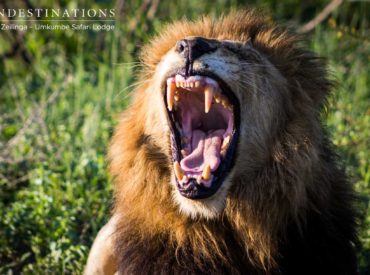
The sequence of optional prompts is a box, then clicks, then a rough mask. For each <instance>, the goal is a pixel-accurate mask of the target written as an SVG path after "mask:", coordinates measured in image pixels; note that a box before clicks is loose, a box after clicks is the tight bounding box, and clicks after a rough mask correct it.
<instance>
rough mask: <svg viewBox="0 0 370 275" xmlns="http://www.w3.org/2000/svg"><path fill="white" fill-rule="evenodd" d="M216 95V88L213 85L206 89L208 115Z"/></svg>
mask: <svg viewBox="0 0 370 275" xmlns="http://www.w3.org/2000/svg"><path fill="white" fill-rule="evenodd" d="M213 94H214V87H213V86H211V85H207V86H206V88H205V89H204V104H205V105H204V111H205V112H206V113H208V112H209V110H211V105H212V98H213Z"/></svg>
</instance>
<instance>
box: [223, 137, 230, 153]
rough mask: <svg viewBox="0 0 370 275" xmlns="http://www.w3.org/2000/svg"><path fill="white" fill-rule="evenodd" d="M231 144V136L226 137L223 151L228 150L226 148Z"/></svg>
mask: <svg viewBox="0 0 370 275" xmlns="http://www.w3.org/2000/svg"><path fill="white" fill-rule="evenodd" d="M229 142H230V136H227V137H225V138H224V141H223V142H222V147H221V149H222V150H224V149H226V147H227V146H228V145H229Z"/></svg>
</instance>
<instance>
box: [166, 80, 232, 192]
mask: <svg viewBox="0 0 370 275" xmlns="http://www.w3.org/2000/svg"><path fill="white" fill-rule="evenodd" d="M166 84H167V85H166V96H165V100H166V104H167V108H168V111H169V114H170V117H171V121H172V126H173V131H174V133H175V136H174V138H173V139H172V144H173V147H177V148H176V149H177V150H176V151H179V153H180V154H175V162H174V171H175V175H176V178H177V182H178V187H179V190H180V193H182V194H183V193H186V194H185V195H186V196H187V197H191V198H194V197H199V192H198V191H199V190H203V191H204V190H205V189H208V191H207V192H206V193H214V192H215V190H216V191H217V189H218V187H219V185H220V184H214V182H215V181H220V171H219V170H220V169H219V167H220V165H221V166H222V163H223V162H224V160H225V159H227V156H226V155H227V152H228V151H230V150H229V147H230V144H231V143H232V142H231V141H233V140H234V145H233V146H234V147H235V144H236V141H235V139H236V138H234V137H235V136H237V135H235V121H234V120H235V119H234V104H233V103H231V101H230V100H229V97H228V96H227V95H225V94H224V93H223V91H222V90H221V88H220V86H219V81H216V80H215V79H214V78H212V77H208V76H203V75H193V76H189V77H187V78H185V77H183V76H181V75H179V74H176V75H174V76H172V77H169V78H168V79H167V81H166ZM179 147H180V148H179ZM178 149H180V150H178ZM232 151H233V150H232ZM228 159H230V157H229V158H228ZM229 162H230V161H229ZM230 163H231V162H230ZM230 163H228V165H227V166H230ZM221 170H222V171H223V172H224V171H225V167H223V168H222V169H221ZM217 186H218V187H217ZM216 187H217V188H216ZM210 191H212V192H210ZM183 195H184V194H183ZM203 197H204V194H203Z"/></svg>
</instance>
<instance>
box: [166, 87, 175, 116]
mask: <svg viewBox="0 0 370 275" xmlns="http://www.w3.org/2000/svg"><path fill="white" fill-rule="evenodd" d="M175 92H176V85H175V83H173V82H172V83H170V84H168V85H167V107H168V110H170V111H172V107H173V97H174V96H175Z"/></svg>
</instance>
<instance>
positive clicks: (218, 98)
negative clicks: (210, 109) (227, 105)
mask: <svg viewBox="0 0 370 275" xmlns="http://www.w3.org/2000/svg"><path fill="white" fill-rule="evenodd" d="M215 101H216V103H220V102H221V95H220V94H216V95H215Z"/></svg>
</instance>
